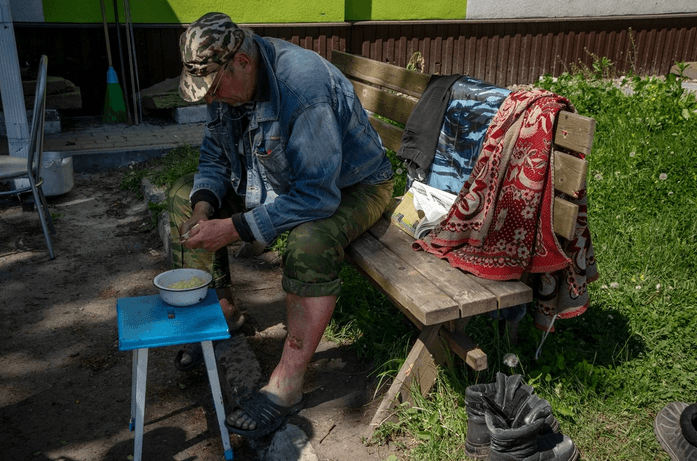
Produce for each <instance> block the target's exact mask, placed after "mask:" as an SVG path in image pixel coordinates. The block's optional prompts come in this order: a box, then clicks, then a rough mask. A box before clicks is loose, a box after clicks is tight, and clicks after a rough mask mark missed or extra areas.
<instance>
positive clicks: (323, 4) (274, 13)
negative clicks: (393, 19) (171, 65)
mask: <svg viewBox="0 0 697 461" xmlns="http://www.w3.org/2000/svg"><path fill="white" fill-rule="evenodd" d="M115 1H117V2H118V3H117V7H118V9H119V16H120V18H121V19H120V20H121V21H122V22H123V20H124V18H123V12H124V6H123V0H115ZM104 3H105V8H106V11H107V21H108V22H113V21H114V4H113V3H112V0H105V1H104ZM43 5H44V20H45V21H46V22H75V23H94V22H97V23H100V22H102V13H101V7H100V6H99V2H98V1H96V0H43ZM129 5H130V10H131V19H132V20H133V22H134V23H159V24H162V23H170V24H171V23H173V24H177V23H189V22H193V21H195V20H196V19H198V18H199V17H201V16H202V15H204V14H205V13H207V12H209V11H220V12H223V13H226V14H228V15H230V17H231V18H233V20H234V21H236V22H239V23H280V22H342V21H343V20H344V0H235V1H234V2H233V1H221V0H169V1H168V0H133V1H130V0H129ZM231 5H234V6H231Z"/></svg>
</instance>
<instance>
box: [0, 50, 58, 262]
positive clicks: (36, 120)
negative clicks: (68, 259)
mask: <svg viewBox="0 0 697 461" xmlns="http://www.w3.org/2000/svg"><path fill="white" fill-rule="evenodd" d="M47 69H48V57H47V56H46V55H44V56H42V57H41V61H40V62H39V75H38V77H37V79H36V93H35V98H34V112H33V116H32V124H31V131H30V135H29V145H28V150H27V166H26V170H22V169H18V168H17V163H18V162H17V160H19V159H18V158H16V157H9V158H5V159H3V158H0V165H2V164H3V160H4V161H5V162H7V164H8V165H7V167H8V172H4V173H5V174H2V175H0V176H1V177H2V179H3V180H6V179H23V178H25V177H26V178H27V179H28V180H29V186H24V187H22V186H18V185H17V184H16V183H15V188H14V189H12V190H8V191H0V197H2V196H6V195H15V196H17V198H18V199H19V201H20V203H23V201H22V194H27V193H29V192H31V194H32V196H33V198H34V203H35V205H36V210H37V211H38V213H39V218H40V219H41V228H42V230H43V232H44V237H45V239H46V245H47V246H48V253H49V255H50V257H51V259H55V255H54V253H53V245H52V244H51V236H50V235H49V227H50V230H51V234H55V233H56V228H55V227H54V225H53V219H51V213H50V212H49V210H48V203H47V202H46V197H45V196H44V192H43V189H42V187H41V186H42V185H43V182H44V180H43V178H42V177H41V169H42V160H43V154H44V121H45V118H46V75H47ZM13 167H14V170H13V169H12V168H13ZM15 170H16V171H15Z"/></svg>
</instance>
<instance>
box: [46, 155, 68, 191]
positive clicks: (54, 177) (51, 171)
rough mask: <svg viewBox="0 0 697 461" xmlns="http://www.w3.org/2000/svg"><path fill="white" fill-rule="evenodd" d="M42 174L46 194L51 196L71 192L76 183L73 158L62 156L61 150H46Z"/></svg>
mask: <svg viewBox="0 0 697 461" xmlns="http://www.w3.org/2000/svg"><path fill="white" fill-rule="evenodd" d="M41 176H43V177H44V185H43V191H44V195H45V196H47V197H51V196H54V195H61V194H65V193H67V192H70V191H71V190H72V189H73V186H74V185H75V178H74V174H73V158H72V157H61V153H60V152H44V158H43V168H42V170H41Z"/></svg>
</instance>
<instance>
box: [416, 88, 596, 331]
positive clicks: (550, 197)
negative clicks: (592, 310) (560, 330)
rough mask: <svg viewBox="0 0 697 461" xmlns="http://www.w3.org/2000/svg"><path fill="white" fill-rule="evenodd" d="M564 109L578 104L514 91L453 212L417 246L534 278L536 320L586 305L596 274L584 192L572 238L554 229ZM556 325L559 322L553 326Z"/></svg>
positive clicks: (489, 271) (490, 271)
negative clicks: (557, 140)
mask: <svg viewBox="0 0 697 461" xmlns="http://www.w3.org/2000/svg"><path fill="white" fill-rule="evenodd" d="M560 110H570V111H574V108H573V106H572V105H571V103H570V102H569V101H568V100H567V99H566V98H563V97H561V96H557V95H555V94H553V93H550V92H547V91H544V90H533V91H519V92H514V93H511V94H510V95H509V96H508V98H507V99H506V101H505V102H504V103H503V104H502V105H501V107H500V109H499V111H498V113H497V114H496V116H495V117H494V119H493V120H492V122H491V124H490V126H489V129H488V130H487V133H486V138H485V140H484V145H483V147H482V151H481V153H480V155H479V157H478V159H477V163H476V165H475V167H474V169H473V171H472V174H471V176H470V177H469V179H468V180H467V182H466V183H465V185H464V186H463V188H462V190H461V191H460V193H459V195H458V197H457V199H456V200H455V203H454V204H453V206H452V207H451V209H450V211H449V213H448V216H447V217H446V218H445V219H444V220H443V221H442V222H441V223H440V224H439V225H438V226H437V227H436V228H435V229H434V230H433V231H432V232H431V233H430V234H429V235H428V236H426V237H425V238H424V239H423V240H417V241H415V242H414V249H416V250H419V249H420V250H425V251H427V252H429V253H433V254H435V255H436V256H438V257H440V258H443V259H447V260H448V262H449V263H450V264H451V265H452V266H453V267H457V268H459V269H462V270H464V271H467V272H470V273H472V274H475V275H476V276H478V277H482V278H486V279H492V280H513V279H514V280H517V279H520V278H521V276H522V275H523V274H524V273H533V274H537V276H536V277H535V280H534V295H535V300H536V303H535V310H534V317H535V325H536V326H537V327H538V328H540V329H544V330H547V329H548V328H549V327H550V326H551V325H552V324H553V321H554V319H555V318H569V317H575V316H577V315H580V314H581V313H583V312H584V311H585V310H586V308H587V307H588V292H587V284H588V283H590V282H592V281H593V280H595V279H596V278H597V277H598V274H597V269H596V266H595V258H594V253H593V246H592V244H591V240H590V233H589V231H588V222H587V210H586V197H585V191H583V193H582V194H580V195H582V196H581V197H576V198H568V197H566V198H567V199H568V200H570V201H572V202H574V203H576V204H578V205H579V215H578V219H577V223H576V232H575V235H574V238H573V239H572V240H570V241H564V244H563V246H562V244H560V242H559V240H557V237H556V235H555V234H554V230H553V225H552V222H553V205H554V181H553V179H554V178H553V174H554V168H553V165H552V162H553V158H554V157H553V156H552V155H551V153H552V139H553V135H554V122H555V120H556V117H557V114H558V112H559V111H560ZM552 331H553V328H552Z"/></svg>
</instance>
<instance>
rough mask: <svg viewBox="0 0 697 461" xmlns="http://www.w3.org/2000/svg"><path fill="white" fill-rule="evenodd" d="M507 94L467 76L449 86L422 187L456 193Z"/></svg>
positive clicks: (471, 166)
mask: <svg viewBox="0 0 697 461" xmlns="http://www.w3.org/2000/svg"><path fill="white" fill-rule="evenodd" d="M510 93H511V91H510V90H507V89H505V88H500V87H497V86H494V85H492V84H489V83H486V82H483V81H481V80H477V79H475V78H472V77H467V76H463V77H460V78H459V79H458V80H457V81H456V82H455V83H454V84H453V86H452V95H451V98H450V103H449V104H448V108H447V109H446V112H445V118H444V119H443V127H442V128H441V132H440V136H439V138H438V146H437V147H436V153H435V157H434V159H433V163H432V164H431V172H430V173H429V174H428V176H427V177H426V180H425V181H424V182H425V183H426V184H428V185H429V186H432V187H435V188H436V189H440V190H444V191H447V192H451V193H453V194H458V193H459V192H460V189H462V186H463V185H464V184H465V181H467V178H469V176H470V173H471V172H472V168H473V167H474V164H475V162H476V160H477V156H478V155H479V152H480V151H481V148H482V143H483V142H484V135H485V134H486V130H487V128H488V127H489V123H490V122H491V119H492V118H493V116H494V115H495V114H496V112H497V111H498V110H499V107H500V106H501V104H502V103H503V101H504V100H505V99H506V97H507V96H508V95H509V94H510Z"/></svg>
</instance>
